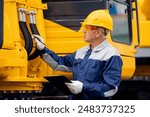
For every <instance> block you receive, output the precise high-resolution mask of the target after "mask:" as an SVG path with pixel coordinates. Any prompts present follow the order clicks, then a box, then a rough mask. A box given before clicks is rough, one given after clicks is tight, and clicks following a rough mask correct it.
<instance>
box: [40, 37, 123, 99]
mask: <svg viewBox="0 0 150 117" xmlns="http://www.w3.org/2000/svg"><path fill="white" fill-rule="evenodd" d="M41 53H42V59H43V60H44V61H45V62H46V63H48V64H49V65H50V66H51V67H52V68H53V69H54V70H61V71H69V72H72V73H73V80H78V81H80V82H82V83H83V89H82V92H81V93H80V94H77V95H70V99H109V98H110V97H111V96H113V95H114V94H115V93H116V92H117V90H118V87H119V84H120V81H121V70H122V60H121V57H120V55H119V53H118V52H117V50H116V49H115V48H114V47H113V46H111V45H110V44H109V43H108V42H107V40H105V41H103V42H102V43H101V44H99V45H98V46H97V47H95V48H94V49H91V47H90V45H89V46H85V47H82V48H80V49H78V50H77V51H76V52H74V53H73V54H69V55H66V56H63V57H61V56H57V54H55V53H54V52H53V51H51V50H49V49H48V48H46V47H45V48H44V49H43V50H42V51H41Z"/></svg>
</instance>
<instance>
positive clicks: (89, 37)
mask: <svg viewBox="0 0 150 117" xmlns="http://www.w3.org/2000/svg"><path fill="white" fill-rule="evenodd" d="M83 33H84V41H85V42H88V43H93V42H95V41H96V40H97V39H98V38H99V37H100V36H101V34H102V33H101V30H100V29H99V28H97V27H95V26H89V25H87V26H85V28H84V30H83Z"/></svg>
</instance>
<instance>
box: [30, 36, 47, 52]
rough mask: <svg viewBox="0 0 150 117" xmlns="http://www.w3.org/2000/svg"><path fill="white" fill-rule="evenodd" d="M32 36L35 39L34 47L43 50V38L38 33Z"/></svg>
mask: <svg viewBox="0 0 150 117" xmlns="http://www.w3.org/2000/svg"><path fill="white" fill-rule="evenodd" d="M32 38H33V39H34V40H35V42H36V47H37V49H38V50H43V49H44V47H45V44H44V39H43V38H42V37H41V36H39V35H35V34H34V35H32Z"/></svg>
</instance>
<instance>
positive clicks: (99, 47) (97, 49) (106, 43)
mask: <svg viewBox="0 0 150 117" xmlns="http://www.w3.org/2000/svg"><path fill="white" fill-rule="evenodd" d="M106 46H108V42H107V40H106V39H105V40H104V41H103V42H102V43H100V44H99V45H98V46H96V47H95V48H94V49H93V51H94V52H98V51H100V50H102V49H104V48H105V47H106Z"/></svg>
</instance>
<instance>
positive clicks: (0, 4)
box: [0, 0, 4, 48]
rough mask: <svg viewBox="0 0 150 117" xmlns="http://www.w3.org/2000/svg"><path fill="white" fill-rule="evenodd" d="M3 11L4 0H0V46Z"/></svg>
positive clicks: (0, 44) (0, 43)
mask: <svg viewBox="0 0 150 117" xmlns="http://www.w3.org/2000/svg"><path fill="white" fill-rule="evenodd" d="M3 11H4V1H3V0H0V48H2V46H3V14H4V13H3Z"/></svg>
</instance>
